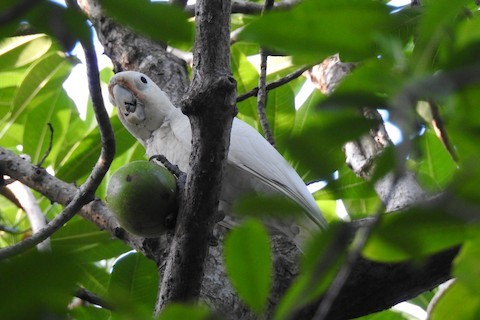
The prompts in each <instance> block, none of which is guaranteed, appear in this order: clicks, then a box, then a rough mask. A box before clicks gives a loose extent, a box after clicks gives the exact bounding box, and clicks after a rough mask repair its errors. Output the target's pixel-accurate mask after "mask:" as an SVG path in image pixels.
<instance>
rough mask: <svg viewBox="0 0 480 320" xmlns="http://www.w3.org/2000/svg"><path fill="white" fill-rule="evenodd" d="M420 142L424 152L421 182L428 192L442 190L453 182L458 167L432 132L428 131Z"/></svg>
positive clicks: (420, 168) (419, 168)
mask: <svg viewBox="0 0 480 320" xmlns="http://www.w3.org/2000/svg"><path fill="white" fill-rule="evenodd" d="M419 140H420V141H419V143H420V148H421V152H422V158H421V160H420V161H421V162H420V163H419V165H418V173H419V180H420V181H421V182H422V185H423V186H424V187H426V188H427V189H428V190H441V188H444V187H445V186H446V185H447V184H448V183H449V182H450V181H451V179H452V177H453V175H454V173H455V172H456V171H457V165H456V164H455V162H454V161H453V159H452V157H451V155H450V154H449V153H448V151H447V149H446V148H445V146H444V145H443V144H442V143H441V141H440V140H439V138H438V137H437V136H436V135H435V133H434V132H433V131H432V130H426V131H425V133H424V134H423V135H422V136H421V137H420V138H419Z"/></svg>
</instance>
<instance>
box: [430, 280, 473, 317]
mask: <svg viewBox="0 0 480 320" xmlns="http://www.w3.org/2000/svg"><path fill="white" fill-rule="evenodd" d="M479 315H480V296H479V295H478V292H474V291H471V290H470V289H469V288H468V287H467V286H466V285H465V284H464V283H463V282H462V281H455V283H453V284H452V285H450V286H449V287H448V288H447V289H446V291H445V292H443V294H442V296H441V297H440V298H439V299H438V300H437V301H436V303H435V304H434V305H433V308H432V311H431V312H430V317H429V319H430V320H450V319H472V320H473V319H478V316H479Z"/></svg>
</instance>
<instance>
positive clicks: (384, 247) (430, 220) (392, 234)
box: [363, 208, 469, 262]
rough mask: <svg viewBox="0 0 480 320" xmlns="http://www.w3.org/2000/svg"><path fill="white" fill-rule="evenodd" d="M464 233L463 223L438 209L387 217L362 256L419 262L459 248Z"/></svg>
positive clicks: (374, 233)
mask: <svg viewBox="0 0 480 320" xmlns="http://www.w3.org/2000/svg"><path fill="white" fill-rule="evenodd" d="M468 229H469V224H468V223H467V222H466V221H465V220H464V219H462V218H461V217H456V216H453V214H450V213H447V212H444V211H442V210H441V208H430V209H416V208H413V209H410V210H408V211H405V212H401V213H390V214H386V215H385V216H383V217H382V219H381V222H380V224H379V225H378V226H377V227H376V228H375V229H374V231H373V233H372V234H371V236H370V238H369V239H368V242H367V244H366V246H365V248H364V250H363V255H364V256H365V257H367V258H369V259H372V260H376V261H381V262H398V261H403V260H407V259H421V258H424V257H426V256H427V255H429V254H432V253H435V252H438V251H441V250H444V249H447V248H451V247H453V246H455V245H459V244H460V243H462V241H464V240H465V239H466V238H467V231H468Z"/></svg>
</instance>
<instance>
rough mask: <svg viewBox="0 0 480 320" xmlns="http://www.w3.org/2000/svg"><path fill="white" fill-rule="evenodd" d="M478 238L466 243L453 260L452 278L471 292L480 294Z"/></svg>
mask: <svg viewBox="0 0 480 320" xmlns="http://www.w3.org/2000/svg"><path fill="white" fill-rule="evenodd" d="M479 244H480V238H479V237H478V235H476V237H474V239H472V240H469V241H467V242H466V243H465V244H464V245H463V246H462V249H461V251H460V254H459V255H458V256H457V258H456V259H455V267H454V269H453V274H454V276H455V277H456V278H457V279H458V280H459V281H462V282H463V283H464V285H465V286H466V287H468V288H469V289H470V290H471V291H472V292H477V293H480V246H479Z"/></svg>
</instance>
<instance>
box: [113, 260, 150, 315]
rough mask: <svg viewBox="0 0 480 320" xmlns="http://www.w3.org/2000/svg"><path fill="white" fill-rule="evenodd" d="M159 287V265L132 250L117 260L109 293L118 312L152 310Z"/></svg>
mask: <svg viewBox="0 0 480 320" xmlns="http://www.w3.org/2000/svg"><path fill="white" fill-rule="evenodd" d="M157 289H158V270H157V267H156V266H155V263H154V262H153V261H151V260H148V259H147V258H146V257H145V256H144V255H142V254H141V253H138V252H135V253H134V252H130V253H128V254H125V255H123V256H121V257H120V258H119V259H118V260H117V261H116V262H115V265H114V266H113V270H112V275H111V278H110V284H109V287H108V295H109V298H110V299H111V301H112V303H113V304H114V307H115V308H116V309H117V310H118V312H120V313H128V312H132V311H133V310H138V312H145V313H146V312H152V310H153V307H154V305H155V299H156V297H157Z"/></svg>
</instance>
